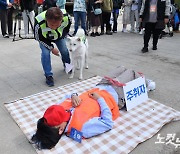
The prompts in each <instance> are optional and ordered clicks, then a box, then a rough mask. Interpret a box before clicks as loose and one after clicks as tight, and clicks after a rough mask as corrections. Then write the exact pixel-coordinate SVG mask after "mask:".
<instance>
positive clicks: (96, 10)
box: [92, 6, 102, 15]
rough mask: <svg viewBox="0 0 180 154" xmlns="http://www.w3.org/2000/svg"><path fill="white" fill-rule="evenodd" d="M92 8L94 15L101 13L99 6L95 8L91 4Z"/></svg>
mask: <svg viewBox="0 0 180 154" xmlns="http://www.w3.org/2000/svg"><path fill="white" fill-rule="evenodd" d="M92 10H93V12H94V14H95V15H99V14H101V13H102V10H101V8H96V9H94V8H93V6H92Z"/></svg>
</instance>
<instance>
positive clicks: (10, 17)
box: [7, 7, 14, 35]
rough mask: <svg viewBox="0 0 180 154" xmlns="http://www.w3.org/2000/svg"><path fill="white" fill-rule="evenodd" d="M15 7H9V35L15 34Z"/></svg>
mask: <svg viewBox="0 0 180 154" xmlns="http://www.w3.org/2000/svg"><path fill="white" fill-rule="evenodd" d="M13 10H14V9H13V7H12V8H10V9H8V10H7V11H8V22H7V23H8V33H9V35H12V34H13V17H12V16H13Z"/></svg>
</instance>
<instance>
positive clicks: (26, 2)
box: [20, 0, 36, 12]
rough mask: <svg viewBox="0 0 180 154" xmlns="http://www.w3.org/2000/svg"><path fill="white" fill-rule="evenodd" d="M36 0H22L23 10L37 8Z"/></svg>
mask: <svg viewBox="0 0 180 154" xmlns="http://www.w3.org/2000/svg"><path fill="white" fill-rule="evenodd" d="M35 5H36V0H20V6H21V11H22V12H23V11H24V10H28V11H29V12H31V11H33V10H34V9H35Z"/></svg>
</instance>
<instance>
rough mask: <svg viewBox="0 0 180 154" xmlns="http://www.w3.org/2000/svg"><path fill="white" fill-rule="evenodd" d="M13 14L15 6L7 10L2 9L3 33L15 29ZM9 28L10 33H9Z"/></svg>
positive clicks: (0, 11)
mask: <svg viewBox="0 0 180 154" xmlns="http://www.w3.org/2000/svg"><path fill="white" fill-rule="evenodd" d="M12 14H13V8H10V9H6V10H0V19H1V32H2V35H3V36H4V35H6V34H12V33H13V31H12V29H13V19H12ZM7 29H8V33H7Z"/></svg>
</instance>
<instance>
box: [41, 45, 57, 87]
mask: <svg viewBox="0 0 180 154" xmlns="http://www.w3.org/2000/svg"><path fill="white" fill-rule="evenodd" d="M39 46H40V48H41V64H42V67H43V71H44V75H45V77H46V84H47V85H48V86H49V87H52V86H54V79H53V73H52V68H51V56H50V53H51V51H50V50H49V49H47V48H46V47H45V46H43V45H42V44H41V43H39Z"/></svg>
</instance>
